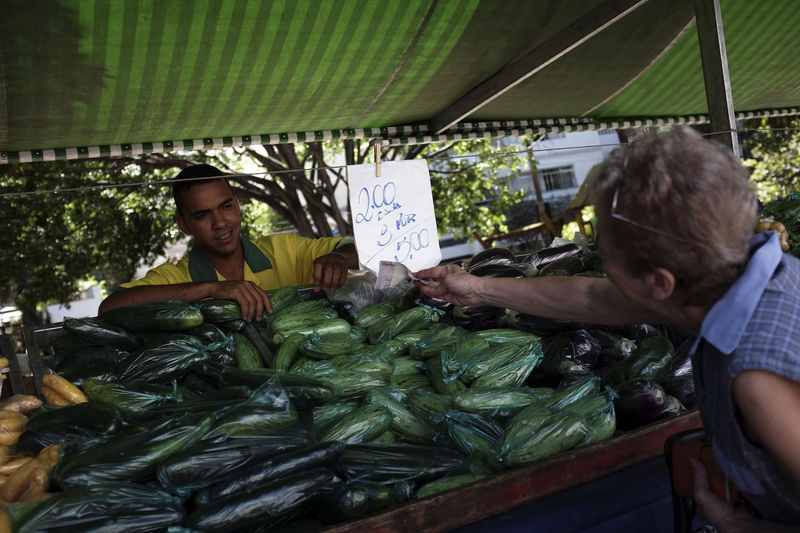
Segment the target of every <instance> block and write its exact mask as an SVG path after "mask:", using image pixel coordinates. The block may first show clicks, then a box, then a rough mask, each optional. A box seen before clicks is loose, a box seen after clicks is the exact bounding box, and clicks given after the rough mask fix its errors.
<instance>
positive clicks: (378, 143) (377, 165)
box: [372, 139, 381, 178]
mask: <svg viewBox="0 0 800 533" xmlns="http://www.w3.org/2000/svg"><path fill="white" fill-rule="evenodd" d="M372 146H373V148H374V149H375V177H376V178H380V177H381V141H380V140H378V139H375V140H374V141H372Z"/></svg>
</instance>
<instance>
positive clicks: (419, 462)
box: [335, 443, 467, 485]
mask: <svg viewBox="0 0 800 533" xmlns="http://www.w3.org/2000/svg"><path fill="white" fill-rule="evenodd" d="M335 470H336V472H337V473H339V474H340V475H341V476H342V477H343V478H344V479H345V480H347V481H351V482H353V481H358V482H374V483H384V484H386V485H393V484H395V483H398V482H403V481H415V482H418V483H419V482H426V481H432V480H434V479H438V478H440V477H442V476H446V475H451V474H458V473H463V472H465V471H466V470H467V462H466V458H465V457H464V456H462V455H461V454H460V453H458V452H456V451H453V450H449V449H446V448H442V447H439V446H433V445H423V444H401V443H398V444H379V443H368V444H350V445H348V446H347V447H345V450H344V452H342V455H341V457H340V458H339V461H338V462H337V463H336V466H335Z"/></svg>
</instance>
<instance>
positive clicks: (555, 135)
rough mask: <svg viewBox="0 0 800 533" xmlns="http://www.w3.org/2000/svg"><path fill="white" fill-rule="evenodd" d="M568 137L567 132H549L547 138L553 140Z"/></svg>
mask: <svg viewBox="0 0 800 533" xmlns="http://www.w3.org/2000/svg"><path fill="white" fill-rule="evenodd" d="M566 138H567V134H566V133H548V134H547V140H548V141H552V140H553V139H566Z"/></svg>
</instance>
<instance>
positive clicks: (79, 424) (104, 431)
mask: <svg viewBox="0 0 800 533" xmlns="http://www.w3.org/2000/svg"><path fill="white" fill-rule="evenodd" d="M121 424H122V421H121V420H120V417H119V414H118V413H117V412H116V410H114V409H113V408H112V407H110V406H108V405H105V404H102V403H99V402H85V403H78V404H73V405H67V406H64V407H58V408H48V407H41V408H39V409H37V410H36V411H34V412H33V414H32V415H31V416H30V418H29V419H28V421H27V423H26V424H25V429H24V431H23V432H22V434H21V435H20V436H19V438H18V439H17V442H15V443H14V444H13V445H11V446H10V447H9V448H8V451H9V452H11V453H12V454H20V453H21V454H24V455H37V454H38V453H39V452H40V451H41V450H42V448H44V447H45V446H50V445H51V444H59V445H63V444H65V443H67V442H70V441H74V440H80V441H89V440H91V439H94V438H97V437H104V436H105V435H108V434H111V433H113V432H115V431H116V430H117V429H118V428H119V427H120V426H121Z"/></svg>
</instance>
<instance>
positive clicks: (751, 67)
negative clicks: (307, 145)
mask: <svg viewBox="0 0 800 533" xmlns="http://www.w3.org/2000/svg"><path fill="white" fill-rule="evenodd" d="M2 7H3V9H2V12H3V15H2V17H0V163H9V162H10V163H14V162H19V161H31V160H43V159H45V160H46V159H63V158H82V157H93V156H101V155H114V154H123V153H143V152H162V151H171V150H175V149H194V148H204V147H205V148H210V147H220V146H230V145H244V144H251V143H279V142H290V141H296V140H310V139H331V138H346V137H362V138H375V139H382V140H383V142H384V144H391V143H402V142H426V141H428V140H430V139H434V138H437V137H435V135H441V136H444V137H448V138H464V137H474V136H494V135H508V134H518V133H526V132H531V131H563V130H570V129H592V128H608V127H612V128H613V127H621V126H623V125H625V124H650V123H659V122H690V123H692V122H703V121H705V120H707V118H706V113H707V105H706V94H705V88H704V83H703V73H702V65H701V61H700V53H699V47H698V36H697V31H696V29H695V25H694V2H693V0H649V1H647V0H566V1H565V0H3V2H2ZM721 11H722V17H723V24H724V31H725V40H726V44H727V54H728V64H729V69H730V81H731V87H732V94H733V101H734V105H735V111H736V112H737V113H738V116H740V117H744V116H763V115H775V114H794V113H797V108H798V107H800V53H798V50H799V49H800V46H798V44H799V43H798V40H799V39H800V32H798V28H800V1H797V0H721ZM604 17H605V18H604Z"/></svg>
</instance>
